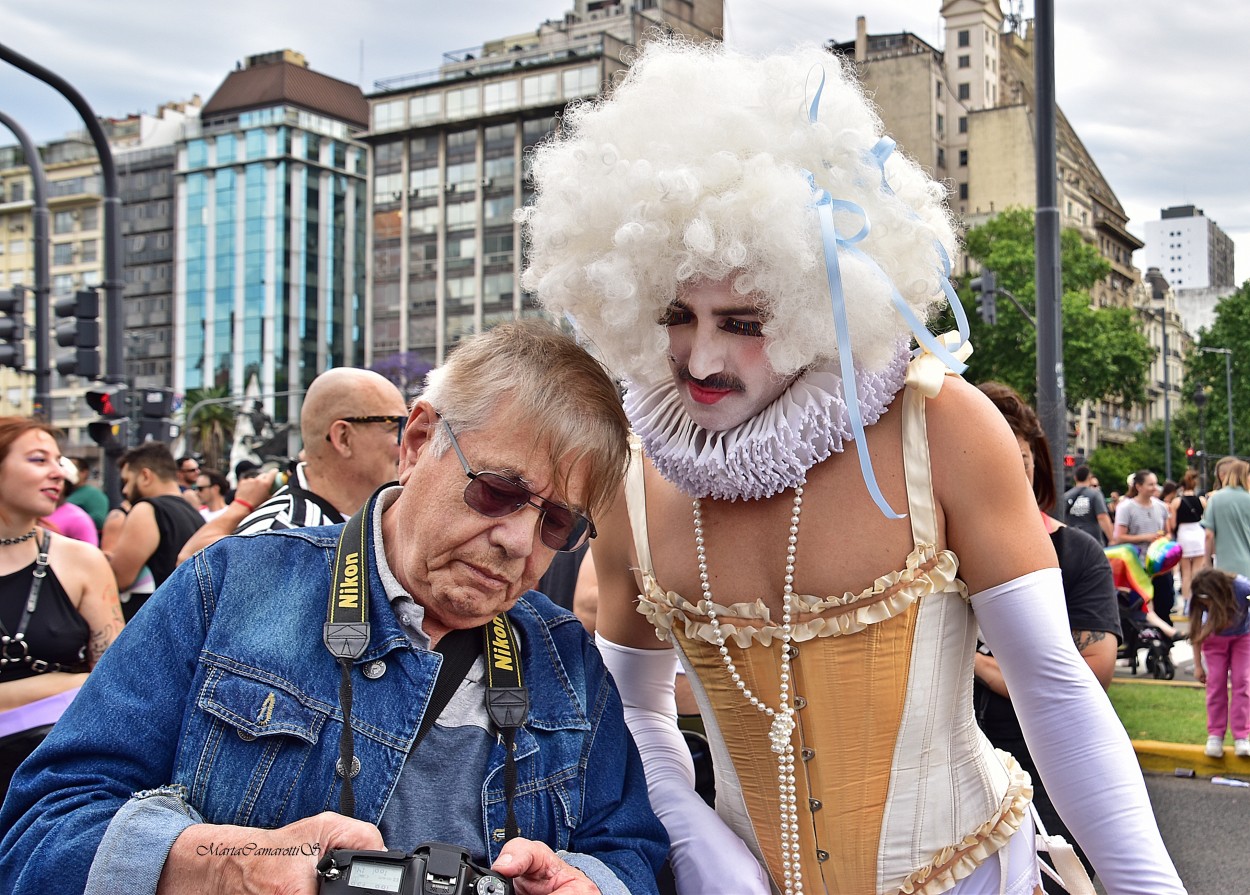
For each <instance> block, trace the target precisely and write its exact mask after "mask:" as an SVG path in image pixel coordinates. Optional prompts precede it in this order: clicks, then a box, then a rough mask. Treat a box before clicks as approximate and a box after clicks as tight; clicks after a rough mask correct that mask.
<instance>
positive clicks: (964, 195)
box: [959, 183, 968, 202]
mask: <svg viewBox="0 0 1250 895" xmlns="http://www.w3.org/2000/svg"><path fill="white" fill-rule="evenodd" d="M959 198H960V199H962V200H963V201H965V202H966V201H968V184H966V183H961V184H960V185H959Z"/></svg>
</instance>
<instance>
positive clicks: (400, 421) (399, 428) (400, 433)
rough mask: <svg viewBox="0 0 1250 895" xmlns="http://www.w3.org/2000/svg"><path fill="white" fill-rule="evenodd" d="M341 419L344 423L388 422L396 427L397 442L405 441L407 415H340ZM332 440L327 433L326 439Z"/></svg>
mask: <svg viewBox="0 0 1250 895" xmlns="http://www.w3.org/2000/svg"><path fill="white" fill-rule="evenodd" d="M340 421H341V422H344V423H352V424H353V425H355V424H361V423H386V424H388V425H391V426H394V427H395V443H396V444H403V443H404V425H405V424H406V423H407V422H408V417H406V416H344V417H340ZM329 440H330V436H329V434H328V433H327V434H326V441H329Z"/></svg>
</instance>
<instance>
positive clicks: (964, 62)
mask: <svg viewBox="0 0 1250 895" xmlns="http://www.w3.org/2000/svg"><path fill="white" fill-rule="evenodd" d="M959 67H960V68H971V67H972V57H971V56H969V55H968V54H967V53H964V54H963V55H962V56H960V57H959Z"/></svg>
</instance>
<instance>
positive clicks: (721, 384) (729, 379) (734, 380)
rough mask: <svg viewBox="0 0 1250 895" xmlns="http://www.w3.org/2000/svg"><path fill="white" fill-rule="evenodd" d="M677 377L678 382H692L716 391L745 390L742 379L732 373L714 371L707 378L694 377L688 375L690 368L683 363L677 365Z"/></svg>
mask: <svg viewBox="0 0 1250 895" xmlns="http://www.w3.org/2000/svg"><path fill="white" fill-rule="evenodd" d="M677 379H678V381H680V382H693V383H694V384H695V385H697V386H699V387H700V388H706V389H710V390H712V391H717V392H720V391H731V392H745V391H746V390H747V387H746V385H744V384H743V382H742V380H741V379H739V378H738V377H737V376H734V375H733V374H732V373H714V374H712V375H711V376H709V377H708V378H707V379H696V378H695V377H694V376H691V375H690V368H689V367H687V366H686V365H685V364H678V365H677Z"/></svg>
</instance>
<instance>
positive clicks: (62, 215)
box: [52, 211, 74, 233]
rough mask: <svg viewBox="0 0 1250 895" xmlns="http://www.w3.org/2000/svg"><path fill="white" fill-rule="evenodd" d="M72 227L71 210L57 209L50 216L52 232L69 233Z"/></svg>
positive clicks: (72, 217)
mask: <svg viewBox="0 0 1250 895" xmlns="http://www.w3.org/2000/svg"><path fill="white" fill-rule="evenodd" d="M73 229H74V213H73V212H72V211H58V212H57V213H56V214H54V215H53V216H52V232H53V233H70V232H72V231H73Z"/></svg>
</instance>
